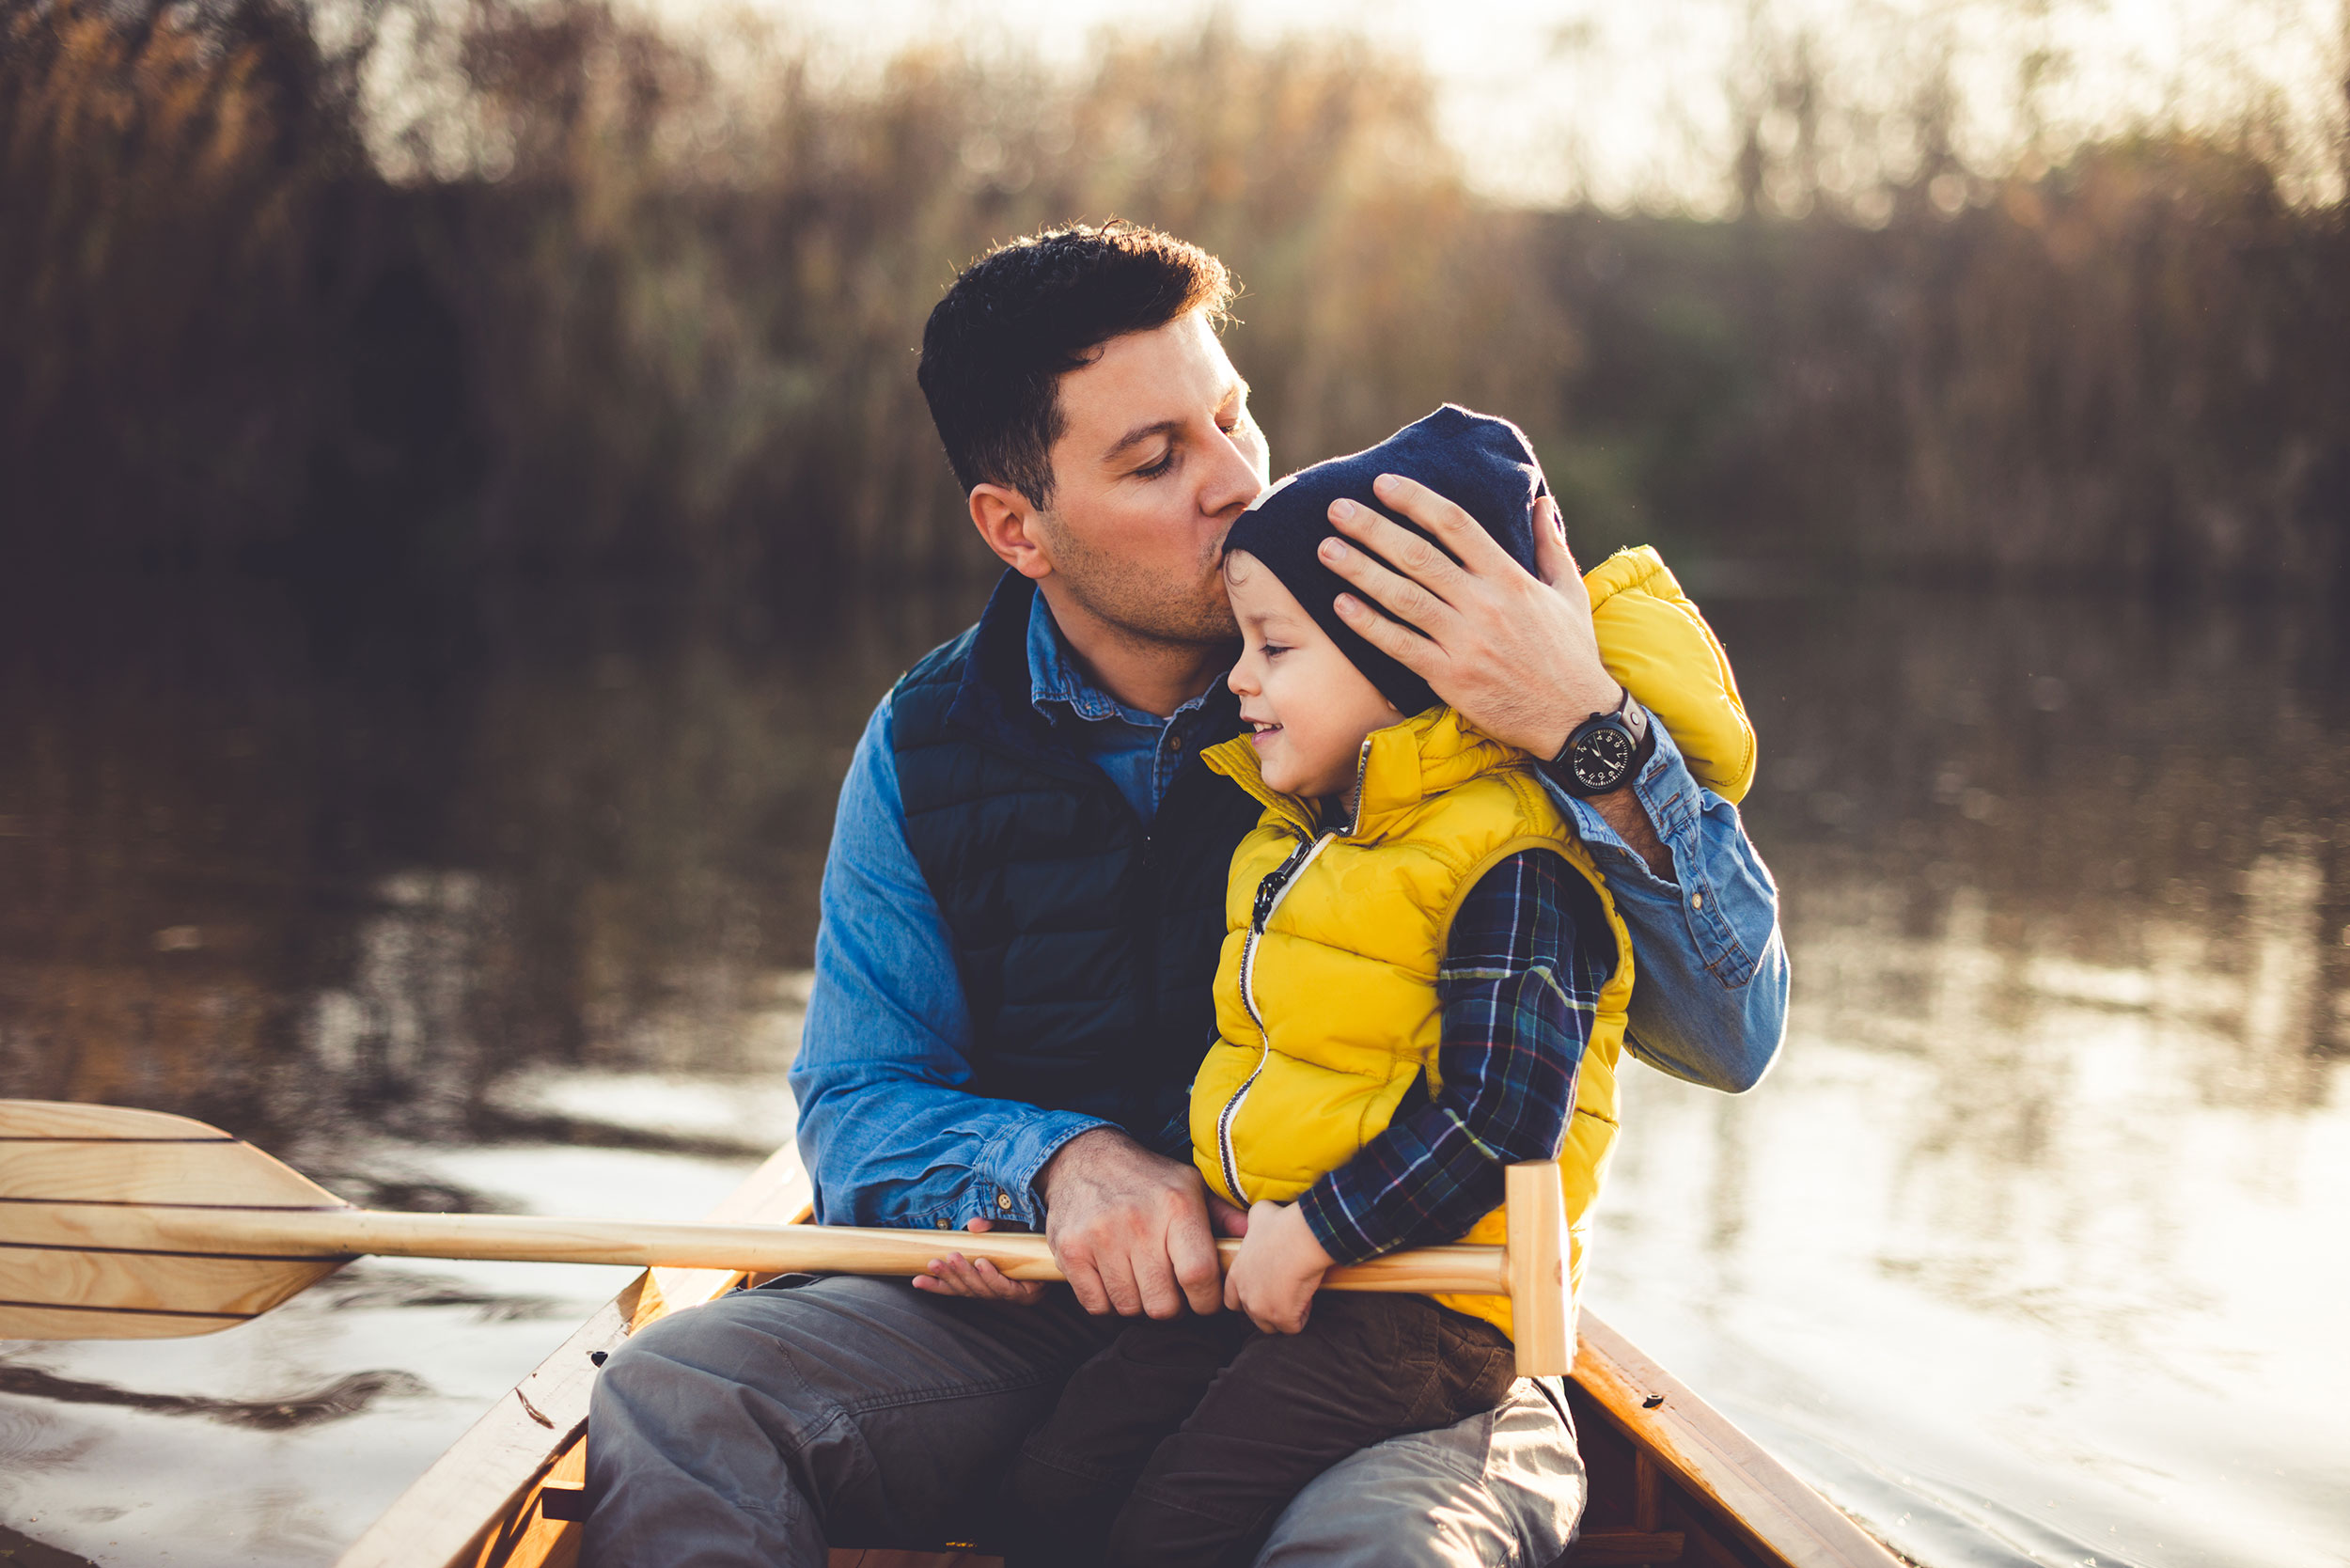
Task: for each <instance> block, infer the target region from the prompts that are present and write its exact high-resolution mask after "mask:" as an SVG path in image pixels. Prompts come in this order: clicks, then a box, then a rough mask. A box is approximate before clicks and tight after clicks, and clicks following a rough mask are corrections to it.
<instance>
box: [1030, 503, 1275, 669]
mask: <svg viewBox="0 0 2350 1568" xmlns="http://www.w3.org/2000/svg"><path fill="white" fill-rule="evenodd" d="M1038 521H1039V522H1041V523H1042V524H1043V525H1044V533H1045V542H1046V544H1047V546H1048V547H1049V548H1050V549H1051V550H1052V553H1053V575H1054V576H1055V577H1058V579H1060V583H1061V587H1062V590H1063V591H1064V592H1066V593H1067V594H1068V595H1069V597H1070V598H1071V599H1073V600H1074V601H1075V602H1076V604H1078V606H1079V607H1080V608H1082V609H1084V610H1085V611H1086V612H1087V613H1088V614H1089V615H1091V616H1093V617H1094V618H1095V619H1098V620H1100V621H1101V622H1103V624H1105V626H1107V627H1109V628H1110V629H1111V630H1112V631H1114V632H1116V633H1118V634H1120V635H1122V636H1124V637H1126V638H1128V639H1130V640H1132V641H1135V642H1137V643H1145V644H1151V645H1155V646H1159V647H1170V646H1171V647H1177V648H1183V649H1187V650H1196V649H1202V648H1211V647H1217V646H1221V645H1225V644H1230V643H1231V642H1234V641H1237V640H1238V639H1239V637H1240V623H1239V622H1238V621H1236V620H1234V619H1232V602H1231V600H1230V598H1229V597H1228V596H1227V595H1226V594H1225V592H1224V579H1223V576H1222V574H1221V573H1220V572H1218V570H1217V564H1216V557H1218V555H1219V554H1220V551H1218V550H1217V549H1215V548H1214V547H1211V548H1210V549H1209V550H1208V552H1207V553H1206V555H1205V556H1204V557H1202V558H1201V559H1200V560H1199V563H1198V566H1199V575H1198V576H1197V577H1196V578H1195V579H1194V580H1193V581H1192V582H1190V583H1185V584H1178V583H1171V582H1169V581H1167V579H1166V578H1165V577H1164V576H1160V575H1158V574H1156V573H1153V572H1150V571H1149V570H1147V569H1145V568H1143V567H1141V566H1138V565H1136V563H1135V562H1134V561H1133V560H1132V559H1131V558H1129V557H1125V556H1123V555H1121V554H1120V553H1119V552H1117V551H1113V550H1101V549H1096V548H1095V547H1093V546H1092V545H1091V544H1089V543H1087V542H1086V541H1083V540H1081V539H1079V538H1077V537H1076V536H1075V534H1074V533H1073V532H1072V530H1070V529H1069V528H1067V527H1065V526H1063V525H1061V524H1060V522H1059V521H1058V519H1056V518H1053V517H1052V516H1051V515H1050V514H1049V513H1043V512H1040V513H1039V514H1038Z"/></svg>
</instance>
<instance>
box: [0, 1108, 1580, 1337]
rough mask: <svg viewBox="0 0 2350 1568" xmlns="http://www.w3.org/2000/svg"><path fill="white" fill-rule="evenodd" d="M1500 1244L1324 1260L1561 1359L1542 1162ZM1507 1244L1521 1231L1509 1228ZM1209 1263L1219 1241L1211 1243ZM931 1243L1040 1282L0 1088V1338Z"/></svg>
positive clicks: (1561, 1252)
mask: <svg viewBox="0 0 2350 1568" xmlns="http://www.w3.org/2000/svg"><path fill="white" fill-rule="evenodd" d="M1508 1201H1509V1212H1510V1236H1511V1245H1510V1246H1509V1247H1462V1246H1455V1247H1422V1248H1418V1249H1417V1250H1414V1251H1408V1252H1394V1253H1390V1254H1388V1255H1387V1256H1386V1257H1384V1258H1376V1259H1373V1260H1371V1262H1367V1263H1357V1264H1354V1265H1352V1266H1350V1267H1345V1268H1337V1269H1333V1270H1331V1271H1330V1274H1329V1276H1328V1278H1327V1279H1326V1280H1325V1281H1324V1282H1325V1283H1326V1284H1328V1285H1330V1286H1332V1287H1334V1288H1336V1289H1339V1290H1353V1291H1428V1292H1457V1293H1462V1294H1480V1295H1507V1296H1509V1297H1510V1299H1511V1313H1512V1321H1513V1324H1514V1325H1515V1328H1516V1335H1515V1337H1516V1340H1517V1344H1518V1361H1519V1371H1521V1372H1528V1373H1549V1372H1565V1371H1566V1370H1567V1368H1568V1363H1569V1360H1570V1350H1569V1347H1570V1343H1571V1340H1570V1335H1571V1323H1570V1316H1571V1314H1570V1313H1569V1311H1568V1308H1567V1302H1566V1293H1565V1291H1564V1289H1563V1280H1564V1278H1565V1277H1564V1273H1563V1262H1564V1260H1565V1257H1566V1250H1565V1242H1566V1238H1565V1230H1564V1209H1563V1203H1562V1200H1561V1198H1560V1192H1559V1178H1558V1169H1557V1168H1556V1167H1555V1166H1548V1165H1525V1166H1515V1167H1512V1168H1511V1169H1510V1171H1509V1198H1508ZM1520 1238H1525V1239H1524V1240H1523V1241H1521V1240H1520ZM1217 1245H1218V1246H1219V1247H1220V1248H1221V1250H1222V1252H1223V1256H1224V1262H1225V1263H1226V1265H1227V1266H1230V1262H1231V1258H1232V1254H1233V1253H1234V1252H1236V1251H1237V1250H1239V1247H1240V1243H1239V1242H1237V1241H1229V1240H1228V1241H1223V1242H1219V1243H1218V1244H1217ZM950 1247H951V1249H952V1250H954V1251H957V1252H961V1253H962V1254H964V1256H965V1257H967V1258H973V1259H978V1258H986V1259H989V1260H991V1261H993V1262H994V1263H995V1266H996V1267H997V1268H999V1269H1001V1270H1002V1271H1003V1272H1004V1273H1005V1274H1006V1275H1008V1276H1010V1277H1011V1278H1014V1279H1059V1278H1062V1276H1061V1272H1060V1270H1059V1269H1058V1267H1056V1266H1055V1265H1054V1262H1053V1254H1052V1250H1051V1248H1050V1247H1047V1246H1046V1245H1045V1241H1044V1238H1043V1237H1042V1236H1040V1235H1033V1234H1027V1233H1023V1232H1009V1233H1005V1234H1000V1235H997V1234H983V1235H975V1234H971V1233H968V1232H964V1231H955V1232H953V1233H952V1234H951V1236H942V1235H939V1234H937V1233H936V1232H934V1231H865V1230H853V1229H850V1228H848V1227H846V1226H831V1225H822V1226H819V1225H707V1224H648V1223H643V1222H639V1221H635V1220H613V1219H544V1218H539V1217H537V1216H531V1215H422V1214H396V1213H388V1212H384V1211H378V1210H368V1209H356V1208H353V1207H352V1206H351V1205H350V1204H348V1203H346V1202H344V1201H343V1200H341V1199H339V1198H337V1197H336V1196H335V1195H334V1194H333V1193H331V1192H328V1191H327V1190H326V1189H325V1188H324V1187H321V1186H319V1185H318V1184H315V1183H313V1182H311V1181H310V1180H309V1179H308V1178H307V1177H305V1176H303V1175H301V1174H300V1173H299V1172H297V1171H294V1170H292V1169H290V1168H287V1167H286V1166H284V1165H281V1164H279V1163H278V1162H277V1161H276V1160H274V1159H272V1158H271V1157H270V1156H269V1155H268V1154H265V1153H263V1152H261V1151H260V1150H258V1149H256V1148H254V1147H253V1146H252V1145H251V1144H249V1143H246V1142H244V1141H243V1139H242V1138H236V1137H230V1136H229V1135H228V1134H227V1133H224V1132H222V1131H221V1130H220V1129H218V1128H217V1127H209V1126H206V1125H205V1124H204V1123H203V1122H201V1121H190V1120H188V1119H187V1118H185V1117H180V1116H165V1115H163V1114H161V1113H159V1112H156V1111H141V1110H124V1109H120V1108H118V1107H117V1106H113V1105H65V1104H58V1103H55V1102H50V1101H41V1100H0V1339H10V1340H135V1339H168V1338H171V1337H173V1336H178V1335H188V1334H210V1333H212V1332H214V1331H215V1330H218V1329H223V1328H228V1327H232V1326H234V1325H237V1324H240V1323H243V1322H244V1321H245V1320H246V1319H248V1318H255V1317H258V1316H259V1315H260V1314H262V1313H263V1312H266V1311H268V1310H269V1309H271V1308H273V1307H274V1306H276V1305H277V1304H278V1303H280V1302H282V1301H284V1300H286V1299H287V1298H288V1297H289V1296H291V1295H294V1294H298V1293H300V1292H301V1291H303V1290H305V1289H307V1288H308V1287H309V1286H311V1285H313V1284H315V1283H317V1282H318V1281H319V1280H320V1279H321V1278H325V1277H326V1276H327V1275H329V1274H332V1273H333V1272H334V1271H335V1270H337V1269H338V1268H340V1267H341V1266H342V1265H343V1264H345V1263H347V1262H351V1261H352V1259H353V1258H356V1257H360V1256H362V1255H365V1254H368V1253H375V1254H380V1255H383V1256H386V1257H400V1258H482V1259H500V1260H509V1261H514V1262H564V1263H629V1264H635V1265H637V1266H639V1267H647V1268H651V1267H668V1268H729V1269H743V1270H745V1271H749V1272H752V1273H760V1274H787V1273H807V1274H880V1275H902V1276H905V1277H907V1278H912V1277H913V1276H915V1275H917V1274H919V1273H921V1272H922V1271H923V1269H924V1267H925V1266H926V1265H927V1264H928V1262H930V1260H932V1258H935V1257H937V1256H938V1255H939V1254H940V1253H941V1252H943V1251H946V1250H948V1249H949V1248H950Z"/></svg>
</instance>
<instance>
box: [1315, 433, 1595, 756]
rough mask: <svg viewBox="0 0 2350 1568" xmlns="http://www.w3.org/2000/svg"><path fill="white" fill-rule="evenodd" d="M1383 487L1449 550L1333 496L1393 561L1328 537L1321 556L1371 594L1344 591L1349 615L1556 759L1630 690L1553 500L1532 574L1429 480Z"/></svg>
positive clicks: (1368, 545) (1542, 516)
mask: <svg viewBox="0 0 2350 1568" xmlns="http://www.w3.org/2000/svg"><path fill="white" fill-rule="evenodd" d="M1373 488H1374V489H1375V490H1376V491H1377V492H1378V495H1379V499H1380V500H1381V502H1383V503H1384V504H1386V505H1387V506H1388V507H1391V508H1393V509H1394V510H1397V511H1400V512H1402V514H1403V515H1404V516H1406V517H1408V518H1410V519H1411V520H1412V521H1413V522H1415V523H1417V524H1418V525H1420V526H1421V527H1423V528H1425V529H1427V530H1428V532H1429V533H1430V534H1431V535H1433V536H1434V538H1435V539H1436V540H1437V541H1439V542H1441V543H1442V544H1443V545H1444V550H1439V549H1437V548H1435V546H1434V545H1432V544H1430V543H1429V542H1428V541H1427V540H1424V539H1422V538H1420V537H1419V536H1418V535H1417V534H1415V533H1413V532H1411V531H1410V530H1409V529H1407V528H1402V527H1399V526H1397V525H1395V524H1394V523H1392V522H1389V521H1388V520H1387V518H1385V517H1382V516H1380V515H1379V513H1378V512H1377V511H1375V510H1372V509H1371V508H1370V507H1364V506H1357V505H1355V503H1354V502H1352V501H1334V502H1332V503H1331V506H1330V522H1331V524H1332V525H1333V526H1335V527H1336V528H1337V529H1338V530H1339V532H1340V533H1341V534H1344V535H1345V536H1346V538H1347V539H1349V540H1353V541H1355V543H1357V544H1360V545H1362V546H1363V549H1364V550H1371V551H1375V552H1377V554H1378V556H1379V557H1380V558H1381V559H1383V560H1386V561H1387V562H1388V563H1389V565H1391V566H1393V567H1394V568H1395V570H1394V571H1389V570H1388V569H1387V567H1385V566H1382V565H1380V564H1379V561H1377V560H1373V559H1371V557H1370V556H1367V555H1365V554H1364V553H1363V550H1355V549H1350V548H1349V547H1348V546H1347V544H1346V542H1345V541H1344V540H1336V539H1331V540H1324V541H1323V543H1322V560H1323V564H1324V565H1325V566H1327V567H1329V569H1330V570H1331V571H1333V572H1337V573H1338V574H1339V575H1340V576H1341V577H1343V578H1345V579H1346V580H1347V581H1348V582H1349V583H1351V584H1353V585H1354V587H1355V589H1356V590H1357V591H1358V592H1359V593H1360V594H1361V595H1362V596H1363V598H1362V599H1358V598H1357V597H1356V596H1355V594H1352V593H1346V594H1340V596H1339V599H1338V611H1339V618H1340V619H1342V620H1344V621H1345V622H1346V623H1347V625H1349V626H1351V627H1353V628H1354V629H1355V632H1356V633H1358V634H1359V635H1361V636H1362V638H1363V640H1364V641H1366V642H1368V643H1370V644H1371V646H1372V647H1373V648H1376V649H1378V650H1380V651H1382V652H1384V653H1387V655H1389V656H1390V657H1392V658H1393V659H1395V660H1396V661H1397V662H1398V663H1400V664H1402V666H1404V667H1406V668H1407V669H1409V670H1411V671H1412V672H1413V673H1414V674H1416V675H1418V677H1419V678H1420V679H1421V680H1423V681H1425V682H1428V684H1429V686H1430V687H1431V688H1432V689H1434V692H1435V694H1436V695H1437V696H1438V697H1440V698H1443V699H1444V700H1445V701H1446V702H1448V703H1449V704H1450V705H1451V706H1452V707H1454V708H1457V709H1459V710H1460V711H1461V713H1462V716H1463V717H1465V718H1466V719H1467V720H1468V721H1469V722H1470V723H1471V724H1474V725H1475V726H1477V728H1478V729H1481V730H1483V731H1484V732H1485V733H1486V734H1488V735H1491V736H1492V737H1493V738H1494V739H1495V740H1497V741H1502V742H1506V743H1507V744H1509V745H1515V746H1523V747H1525V748H1526V749H1527V750H1528V751H1530V752H1532V753H1533V754H1534V755H1535V756H1537V757H1556V756H1557V755H1559V749H1560V748H1561V747H1563V746H1564V745H1566V744H1567V737H1568V736H1569V735H1570V734H1572V733H1574V731H1575V726H1576V725H1578V724H1580V723H1582V722H1583V721H1584V720H1585V719H1587V718H1589V717H1590V715H1591V714H1593V713H1607V712H1610V711H1612V710H1613V709H1614V708H1615V706H1616V703H1617V701H1618V700H1619V699H1620V698H1622V695H1623V688H1622V687H1621V686H1619V685H1618V684H1617V683H1616V682H1615V679H1614V677H1612V676H1610V675H1609V674H1608V673H1607V668H1606V666H1605V665H1603V664H1602V663H1601V662H1600V657H1599V636H1598V634H1597V633H1595V632H1594V631H1593V630H1592V629H1591V602H1590V597H1589V596H1588V595H1587V594H1586V593H1585V592H1584V590H1583V574H1582V572H1580V571H1579V570H1577V568H1576V566H1575V557H1574V555H1573V554H1572V553H1570V552H1569V551H1568V549H1567V539H1566V534H1565V533H1564V532H1563V531H1562V530H1561V529H1560V528H1559V510H1558V508H1556V507H1554V506H1553V505H1552V504H1551V501H1550V497H1549V496H1547V495H1545V496H1543V498H1542V499H1541V500H1539V501H1537V502H1535V504H1534V554H1535V559H1534V564H1535V569H1536V573H1528V572H1527V571H1526V570H1525V569H1524V568H1523V567H1521V566H1519V565H1518V563H1517V562H1515V561H1513V560H1512V559H1511V558H1510V555H1509V552H1508V551H1506V550H1504V549H1502V547H1501V546H1500V545H1499V544H1497V543H1496V542H1495V541H1494V538H1493V536H1492V535H1491V534H1488V533H1487V532H1486V531H1485V530H1484V529H1483V528H1482V527H1481V526H1480V525H1479V524H1478V522H1477V519H1475V518H1474V517H1471V516H1470V515H1469V514H1468V513H1467V512H1465V511H1464V510H1461V509H1460V508H1459V507H1457V506H1454V505H1453V504H1452V503H1451V502H1450V501H1448V500H1446V499H1445V498H1444V497H1443V496H1441V495H1439V494H1436V493H1435V492H1434V491H1433V490H1430V489H1429V488H1428V487H1427V486H1426V485H1423V484H1420V483H1418V482H1417V481H1415V480H1412V479H1407V478H1402V476H1400V475H1396V474H1383V475H1381V476H1380V477H1379V480H1378V483H1377V484H1376V485H1375V486H1374V487H1373ZM1445 550H1449V551H1450V552H1451V553H1452V555H1453V556H1455V557H1459V560H1458V562H1457V564H1456V563H1455V562H1454V561H1453V560H1450V559H1448V558H1447V557H1446V556H1445ZM1537 573H1538V574H1537ZM1363 599H1370V600H1371V601H1374V602H1376V603H1377V604H1381V605H1384V606H1385V607H1386V608H1387V614H1388V615H1392V616H1395V617H1398V618H1400V619H1402V620H1404V621H1408V622H1410V624H1409V625H1398V624H1397V623H1396V621H1394V620H1390V619H1387V616H1383V615H1381V614H1380V613H1379V612H1378V611H1377V610H1375V609H1373V608H1371V605H1370V604H1365V603H1363ZM1413 627H1418V632H1417V633H1416V632H1414V631H1413V629H1412V628H1413Z"/></svg>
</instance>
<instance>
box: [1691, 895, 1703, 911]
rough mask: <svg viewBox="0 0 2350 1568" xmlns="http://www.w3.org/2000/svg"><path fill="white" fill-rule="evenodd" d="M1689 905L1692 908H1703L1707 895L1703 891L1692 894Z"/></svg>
mask: <svg viewBox="0 0 2350 1568" xmlns="http://www.w3.org/2000/svg"><path fill="white" fill-rule="evenodd" d="M1689 907H1690V908H1692V909H1703V908H1704V907H1705V895H1704V894H1703V893H1692V894H1690V895H1689Z"/></svg>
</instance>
